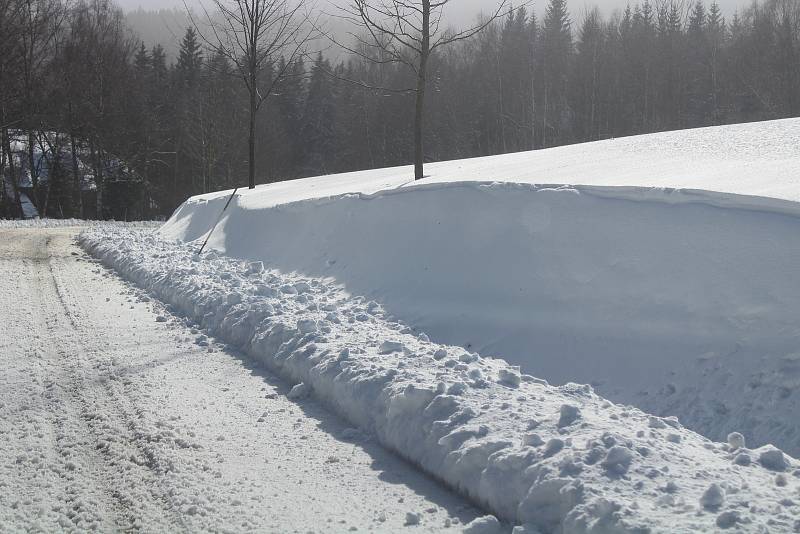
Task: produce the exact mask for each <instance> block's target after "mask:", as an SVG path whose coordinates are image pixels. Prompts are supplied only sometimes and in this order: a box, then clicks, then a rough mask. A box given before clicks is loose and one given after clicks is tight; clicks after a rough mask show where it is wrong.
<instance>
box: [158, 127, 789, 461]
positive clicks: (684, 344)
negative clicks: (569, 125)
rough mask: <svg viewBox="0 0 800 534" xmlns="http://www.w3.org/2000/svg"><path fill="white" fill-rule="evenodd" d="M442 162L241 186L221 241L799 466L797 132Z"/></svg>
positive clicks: (183, 228) (194, 217)
mask: <svg viewBox="0 0 800 534" xmlns="http://www.w3.org/2000/svg"><path fill="white" fill-rule="evenodd" d="M428 169H429V172H430V174H431V176H430V177H429V178H428V179H426V180H425V181H424V182H423V183H421V184H408V183H407V181H408V180H407V179H408V176H409V170H408V169H387V170H378V171H368V172H363V173H352V174H346V175H339V176H328V177H319V178H312V179H306V180H298V181H295V182H288V183H280V184H272V185H268V186H263V187H260V188H258V189H256V190H255V191H245V192H240V193H239V194H237V197H236V198H235V199H234V201H233V203H232V207H231V208H230V209H229V210H228V212H227V213H226V214H225V217H224V218H223V220H222V222H221V224H220V226H219V227H218V228H217V230H216V232H215V233H214V235H213V236H212V237H211V240H210V245H211V246H212V247H214V248H215V249H217V250H220V251H222V252H224V253H226V254H228V255H230V256H233V257H238V258H247V259H250V260H261V261H264V262H265V263H267V264H269V265H270V266H272V267H275V268H277V269H280V270H282V271H284V272H289V271H298V272H301V273H304V274H306V275H312V276H318V277H321V276H325V277H333V278H334V279H336V280H337V281H338V282H340V283H342V284H344V285H345V286H346V287H347V289H348V290H350V291H351V292H353V293H355V294H358V295H365V296H367V297H368V298H371V299H374V300H376V301H378V302H380V303H381V304H382V305H383V306H384V307H385V309H386V310H387V311H388V312H389V313H390V314H392V315H393V316H395V317H397V318H400V319H402V320H403V321H404V322H406V323H407V324H410V325H413V326H414V327H417V328H419V329H421V330H423V331H425V332H427V333H428V334H429V335H430V336H431V338H432V339H433V340H435V341H439V342H443V343H448V344H454V345H460V346H463V347H467V348H469V350H472V351H477V352H479V353H481V354H486V355H496V356H501V357H503V358H505V359H506V360H508V361H509V362H511V363H514V364H517V365H520V366H521V367H522V369H523V371H525V372H528V373H531V374H534V375H536V376H539V377H542V378H545V379H547V380H550V381H552V382H554V383H558V384H563V383H565V382H568V381H575V382H581V383H591V384H593V385H594V386H595V387H596V389H597V390H598V392H599V393H601V394H603V395H604V396H607V397H609V398H611V399H612V400H615V401H619V402H625V403H630V404H635V405H637V406H639V407H641V408H643V409H645V410H647V411H650V412H652V413H656V414H658V415H664V416H666V415H677V416H678V417H680V419H681V421H682V422H683V423H684V424H686V425H687V426H689V427H691V428H693V429H695V430H697V431H700V432H701V433H703V434H705V435H707V436H709V437H712V438H714V439H722V438H724V437H725V436H726V435H727V433H728V432H731V431H734V430H739V431H742V432H743V433H744V434H745V435H746V437H747V438H748V440H749V441H750V442H751V443H755V444H759V445H761V444H765V443H770V442H772V443H775V444H777V445H779V446H781V447H784V448H786V450H787V451H789V452H791V453H792V454H794V455H799V454H800V420H798V417H797V414H798V413H800V356H798V354H800V323H798V319H797V318H798V317H800V279H798V276H800V275H798V272H800V218H798V215H800V204H798V203H797V201H800V120H785V121H775V122H767V123H755V124H747V125H737V126H727V127H720V128H710V129H701V130H692V131H683V132H671V133H664V134H657V135H649V136H641V137H632V138H626V139H618V140H613V141H605V142H599V143H591V144H586V145H575V146H571V147H563V148H557V149H552V150H546V151H540V152H532V153H522V154H511V155H506V156H497V157H491V158H481V159H476V160H464V161H456V162H446V163H439V164H435V165H430V166H429V167H428ZM490 181H497V182H498V183H490ZM535 183H549V184H553V183H561V184H566V183H573V184H574V183H578V184H589V185H581V186H572V187H566V186H536V185H533V184H535ZM401 185H404V186H403V187H399V186H401ZM653 188H659V189H653ZM660 188H688V189H689V190H687V189H679V190H675V189H660ZM702 190H705V191H702ZM352 193H358V194H352ZM226 200H227V198H226V194H223V193H220V194H214V195H208V196H205V197H197V198H193V199H190V200H189V201H187V202H186V203H185V204H184V205H183V206H182V207H181V208H179V209H178V211H177V212H176V213H175V215H174V216H173V217H172V219H170V221H168V222H167V224H166V225H165V226H164V227H163V228H162V229H161V234H162V235H163V236H164V237H166V238H170V239H180V240H184V241H191V240H194V239H198V238H202V237H204V236H205V235H206V233H207V232H208V230H209V228H210V226H211V224H212V223H213V221H214V220H215V219H216V217H217V216H218V214H219V212H220V210H221V209H222V206H223V205H224V203H225V201H226Z"/></svg>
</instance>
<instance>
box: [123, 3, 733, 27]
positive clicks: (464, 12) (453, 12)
mask: <svg viewBox="0 0 800 534" xmlns="http://www.w3.org/2000/svg"><path fill="white" fill-rule="evenodd" d="M118 1H119V3H120V5H121V6H122V8H123V9H125V10H126V11H129V10H134V9H136V8H138V7H142V8H143V9H149V10H156V9H160V8H172V7H178V8H183V1H182V0H118ZM344 1H346V0H344ZM636 1H637V0H597V1H594V2H593V1H591V0H569V5H570V10H571V14H572V18H573V20H575V21H577V20H580V18H581V16H582V15H583V13H585V12H586V9H587V6H589V7H592V6H595V5H597V6H598V7H600V9H601V10H603V11H604V12H607V13H608V12H611V11H613V10H614V9H620V8H624V7H625V6H626V5H627V4H628V3H630V4H635V3H636ZM642 1H643V0H642ZM187 2H188V3H189V5H193V4H196V3H197V2H198V0H187ZM496 2H497V0H452V2H451V4H450V6H449V7H448V10H449V14H450V18H451V19H452V22H453V24H466V23H469V22H471V21H472V20H473V19H474V18H475V15H477V14H478V13H479V12H480V11H481V10H483V11H485V12H488V11H490V9H491V7H492V6H493V5H497V4H496ZM705 2H706V4H710V3H711V0H705ZM718 2H719V4H720V6H722V8H723V9H724V10H725V12H726V14H732V13H733V11H734V10H735V9H736V8H739V7H741V6H743V5H746V4H748V3H749V0H718ZM320 3H324V2H320ZM514 3H515V4H520V3H522V2H521V1H519V2H514ZM209 4H210V2H206V5H209ZM546 4H547V0H538V1H535V2H534V6H535V9H536V12H537V13H541V12H542V11H544V7H545V6H546Z"/></svg>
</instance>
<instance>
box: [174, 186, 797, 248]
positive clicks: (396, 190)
mask: <svg viewBox="0 0 800 534" xmlns="http://www.w3.org/2000/svg"><path fill="white" fill-rule="evenodd" d="M332 179H333V178H332ZM457 188H474V189H486V188H501V189H502V188H508V189H519V190H525V191H548V190H558V191H565V190H573V191H575V192H577V193H580V194H586V195H590V196H595V197H599V198H606V199H616V200H628V201H633V202H656V203H662V204H671V205H676V204H701V205H706V206H711V207H715V208H722V209H734V210H743V211H756V212H761V213H771V214H777V215H787V216H791V217H800V202H794V201H791V200H783V199H778V198H771V197H766V196H755V195H741V194H736V193H724V192H719V191H712V190H706V189H685V188H670V187H638V186H606V185H581V184H579V183H578V184H568V183H552V184H545V183H542V184H528V183H516V182H497V181H475V180H467V181H454V182H434V183H424V182H422V183H420V182H413V183H411V184H407V185H402V186H398V187H391V188H387V189H381V190H379V191H376V192H373V193H365V192H360V191H353V192H347V193H342V194H338V195H327V196H318V197H314V196H309V197H304V196H302V195H300V198H291V197H289V198H280V197H278V198H274V199H272V198H270V196H269V195H270V191H269V186H266V187H264V188H261V189H255V190H253V191H244V190H242V191H240V192H239V193H237V195H236V197H235V199H236V201H238V202H242V203H243V204H244V205H243V207H245V209H247V208H249V207H250V206H249V203H250V202H251V198H252V199H253V202H256V203H257V205H256V206H255V208H256V209H263V208H275V207H286V208H293V207H297V206H302V205H305V204H308V203H311V204H317V205H319V204H328V203H332V202H336V201H338V200H340V199H342V198H353V197H355V198H359V199H362V200H365V201H369V200H374V199H380V198H383V197H387V196H391V195H404V194H409V193H414V192H426V191H438V190H442V189H451V190H452V189H457ZM311 192H312V193H313V190H312V191H311ZM232 193H233V190H227V191H220V192H216V193H210V194H206V195H198V196H195V197H191V198H189V199H187V200H186V201H185V202H184V203H183V204H181V205H180V206H178V208H177V209H176V210H175V212H174V213H173V214H172V216H171V217H170V218H169V219H168V220H167V221H166V223H164V225H163V226H162V228H161V230H160V233H162V234H163V235H165V237H169V238H172V239H175V238H179V237H178V236H177V235H175V231H174V230H172V228H171V227H172V225H173V223H174V221H175V220H176V219H180V218H183V217H185V216H186V215H187V213H185V212H187V211H191V210H194V209H197V208H199V207H201V206H202V207H203V208H206V209H208V208H211V207H212V206H213V207H214V208H215V210H214V211H215V215H216V214H218V213H219V212H218V211H216V210H217V209H219V210H221V208H222V206H224V204H225V202H227V199H228V197H229V196H230V195H231V194H232ZM261 196H263V197H265V198H263V199H262V198H259V197H261ZM203 205H205V206H203ZM212 222H213V221H209V224H208V228H207V229H206V231H205V232H204V233H202V234H201V235H195V236H192V237H190V238H189V239H188V240H190V241H191V240H196V239H199V238H201V237H205V235H206V233H207V232H208V230H210V226H211V223H212Z"/></svg>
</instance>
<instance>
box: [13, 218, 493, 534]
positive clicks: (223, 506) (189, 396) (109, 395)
mask: <svg viewBox="0 0 800 534" xmlns="http://www.w3.org/2000/svg"><path fill="white" fill-rule="evenodd" d="M76 233H77V229H74V228H73V229H70V228H58V229H44V228H40V229H0V280H2V284H0V310H2V311H0V317H1V318H2V324H3V329H2V331H0V365H2V373H0V531H3V532H9V531H15V532H16V531H25V530H43V531H54V530H72V529H77V530H84V529H85V530H89V529H92V528H98V529H100V530H102V531H112V530H128V529H141V530H142V531H147V532H159V531H161V532H167V531H171V532H175V531H198V530H213V531H248V530H257V531H260V532H308V531H316V532H323V531H324V532H340V531H349V530H359V531H365V530H367V531H369V530H374V531H395V530H398V529H402V528H403V525H404V522H405V521H406V514H407V513H409V512H411V513H419V514H421V517H422V518H423V521H422V524H421V525H419V526H417V527H416V528H417V531H420V530H421V531H436V530H439V529H442V528H444V527H445V526H446V525H449V524H451V523H453V524H458V523H459V522H460V523H462V524H463V523H464V522H468V521H470V520H471V519H473V518H474V517H475V516H476V515H477V514H478V512H477V511H476V510H475V509H474V508H472V507H471V506H470V505H469V504H467V503H466V502H465V501H463V500H462V499H460V498H458V497H456V496H454V495H453V494H452V493H450V492H448V491H447V490H445V489H443V487H442V486H440V485H438V484H437V483H435V482H433V481H432V480H431V479H429V478H427V477H425V476H424V475H422V474H420V473H419V472H418V471H417V470H415V469H413V468H412V467H410V466H409V465H408V464H406V463H405V462H403V461H401V460H399V459H398V458H397V457H395V456H393V455H391V454H389V453H388V452H386V451H385V450H384V449H383V448H381V447H379V446H378V445H376V444H374V443H372V442H370V441H368V440H365V439H363V438H361V437H359V436H360V435H359V434H358V433H356V432H354V431H353V430H352V429H349V428H348V426H347V425H346V424H345V423H344V422H343V421H342V420H341V419H339V418H338V417H336V416H334V415H331V414H330V412H327V411H326V410H324V409H323V408H321V407H320V406H319V405H318V404H316V402H315V401H313V400H304V401H299V402H294V401H290V400H288V399H287V398H286V396H285V393H286V391H287V390H286V385H285V384H284V383H282V382H280V381H278V380H277V379H275V378H273V377H271V376H270V375H268V374H266V373H265V372H264V371H262V370H259V369H257V368H253V367H252V366H251V365H250V364H249V363H247V362H246V360H244V359H243V358H241V357H240V356H239V355H238V354H237V353H236V352H235V351H232V350H229V349H226V348H224V347H220V346H218V345H216V344H215V342H213V340H209V341H208V343H209V346H203V345H204V342H201V343H200V344H198V343H197V341H196V339H197V336H196V335H194V334H193V333H192V332H190V329H189V328H190V327H188V326H186V325H185V324H183V323H181V322H179V321H178V320H177V319H174V318H172V316H171V315H170V314H169V313H167V312H165V311H164V310H163V308H162V307H161V305H160V304H159V303H157V302H154V301H151V300H150V299H149V298H147V297H146V296H145V295H144V294H143V293H141V292H139V290H136V289H133V288H131V287H130V286H128V285H126V284H125V283H123V282H121V281H120V280H119V279H118V278H117V277H116V276H114V275H112V274H110V273H109V272H108V271H107V270H106V269H105V268H103V267H101V266H100V265H98V264H97V263H95V262H94V260H90V259H89V258H88V257H86V256H85V255H84V253H83V252H82V251H81V249H79V248H78V247H77V246H76V245H74V243H73V239H74V235H75V234H76ZM157 318H158V320H159V321H162V320H163V322H158V321H157Z"/></svg>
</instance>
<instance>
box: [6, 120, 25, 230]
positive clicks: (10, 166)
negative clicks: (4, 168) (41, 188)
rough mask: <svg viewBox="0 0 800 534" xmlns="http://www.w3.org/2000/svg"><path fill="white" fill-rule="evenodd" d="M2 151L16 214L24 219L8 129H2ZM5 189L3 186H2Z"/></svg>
mask: <svg viewBox="0 0 800 534" xmlns="http://www.w3.org/2000/svg"><path fill="white" fill-rule="evenodd" d="M3 150H5V152H6V155H7V157H8V171H9V173H10V174H11V188H12V189H13V191H14V204H15V205H16V207H17V213H18V214H19V217H20V218H21V219H24V218H25V212H24V211H23V210H22V197H20V194H19V182H18V181H17V168H16V165H14V153H13V152H11V138H10V136H9V135H8V128H3ZM3 187H5V184H4V185H3Z"/></svg>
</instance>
